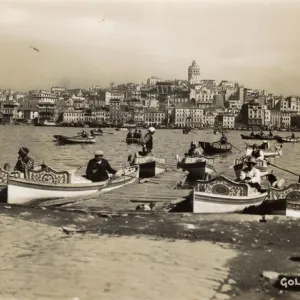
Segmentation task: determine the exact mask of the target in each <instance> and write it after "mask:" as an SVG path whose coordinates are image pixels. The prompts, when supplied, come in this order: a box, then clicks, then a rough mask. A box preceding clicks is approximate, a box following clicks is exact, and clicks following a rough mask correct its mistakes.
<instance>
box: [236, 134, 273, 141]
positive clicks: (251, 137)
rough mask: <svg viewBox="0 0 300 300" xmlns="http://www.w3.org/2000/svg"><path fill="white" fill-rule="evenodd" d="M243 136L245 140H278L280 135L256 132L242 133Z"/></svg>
mask: <svg viewBox="0 0 300 300" xmlns="http://www.w3.org/2000/svg"><path fill="white" fill-rule="evenodd" d="M241 137H242V139H243V140H276V138H277V137H278V136H269V135H260V134H255V135H246V134H241Z"/></svg>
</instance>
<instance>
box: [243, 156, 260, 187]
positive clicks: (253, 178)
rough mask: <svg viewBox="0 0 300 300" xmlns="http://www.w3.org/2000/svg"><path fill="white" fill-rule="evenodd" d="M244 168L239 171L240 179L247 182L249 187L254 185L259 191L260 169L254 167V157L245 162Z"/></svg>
mask: <svg viewBox="0 0 300 300" xmlns="http://www.w3.org/2000/svg"><path fill="white" fill-rule="evenodd" d="M246 165H247V166H246V168H244V169H243V170H242V171H241V174H240V180H242V181H243V182H244V183H247V184H249V185H250V186H251V187H255V188H256V189H257V190H258V191H259V192H260V191H261V186H260V181H261V177H260V171H259V170H258V169H256V168H255V165H256V159H255V158H254V157H250V158H249V159H248V160H247V162H246Z"/></svg>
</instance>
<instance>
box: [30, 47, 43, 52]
mask: <svg viewBox="0 0 300 300" xmlns="http://www.w3.org/2000/svg"><path fill="white" fill-rule="evenodd" d="M29 48H31V49H32V50H34V51H36V52H40V50H39V49H38V48H35V47H33V46H29Z"/></svg>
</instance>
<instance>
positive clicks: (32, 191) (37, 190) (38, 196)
mask: <svg viewBox="0 0 300 300" xmlns="http://www.w3.org/2000/svg"><path fill="white" fill-rule="evenodd" d="M120 171H121V170H120ZM120 171H119V172H120ZM123 174H124V175H123ZM137 174H138V168H137V167H130V168H125V169H124V170H122V176H120V177H118V178H115V179H112V180H107V181H102V182H91V181H89V180H87V179H86V178H84V177H81V176H80V177H79V176H78V177H75V176H74V174H70V172H68V171H61V172H60V171H55V170H54V169H52V168H50V167H45V168H43V169H41V170H39V171H34V170H30V171H27V172H26V173H25V178H24V179H21V178H9V179H8V185H7V190H8V191H7V202H8V203H10V204H19V205H26V204H33V203H36V202H40V201H46V200H53V199H58V198H66V197H75V196H87V195H90V194H94V193H97V192H100V191H101V192H103V193H105V192H109V191H111V190H113V189H117V188H120V187H122V186H124V185H127V184H130V183H133V182H134V181H135V180H136V178H137Z"/></svg>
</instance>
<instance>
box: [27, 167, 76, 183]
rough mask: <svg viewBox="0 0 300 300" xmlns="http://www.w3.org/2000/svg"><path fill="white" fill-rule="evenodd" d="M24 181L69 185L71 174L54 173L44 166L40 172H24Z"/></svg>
mask: <svg viewBox="0 0 300 300" xmlns="http://www.w3.org/2000/svg"><path fill="white" fill-rule="evenodd" d="M25 179H27V180H32V181H42V182H49V183H56V184H61V183H62V184H65V183H71V174H70V172H68V171H56V170H54V169H52V168H51V167H48V166H44V167H43V168H41V169H40V170H29V171H26V172H25Z"/></svg>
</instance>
